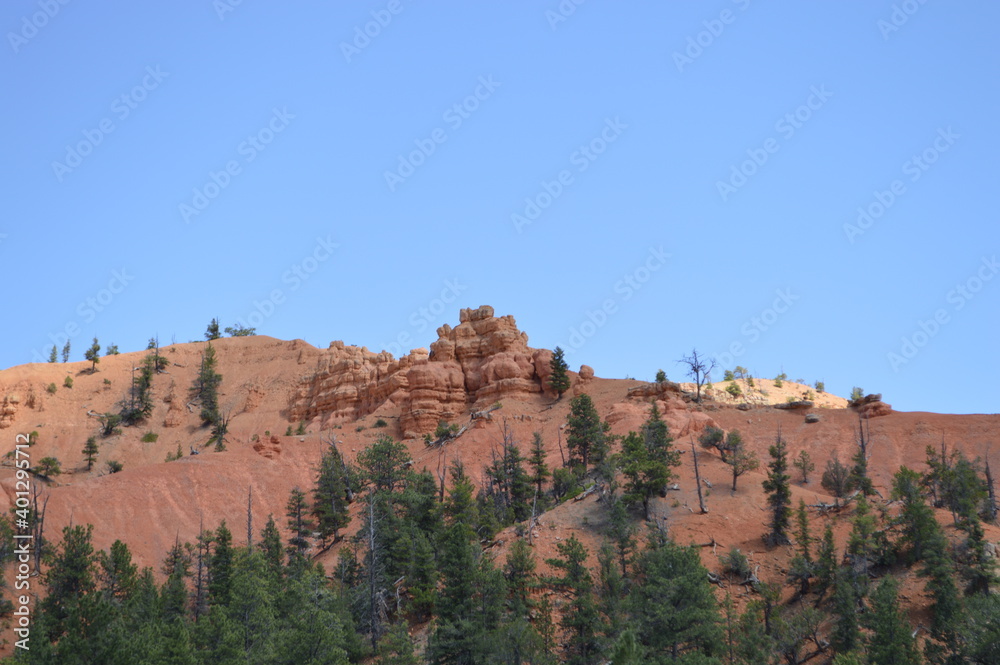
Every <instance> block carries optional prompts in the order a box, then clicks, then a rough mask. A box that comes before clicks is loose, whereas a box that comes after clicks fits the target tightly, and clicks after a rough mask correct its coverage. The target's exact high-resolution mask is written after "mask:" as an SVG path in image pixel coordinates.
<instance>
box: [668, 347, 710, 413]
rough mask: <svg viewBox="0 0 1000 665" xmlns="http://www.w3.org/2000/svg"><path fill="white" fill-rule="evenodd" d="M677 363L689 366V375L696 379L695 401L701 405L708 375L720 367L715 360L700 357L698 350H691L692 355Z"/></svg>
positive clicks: (682, 358) (683, 357) (682, 357)
mask: <svg viewBox="0 0 1000 665" xmlns="http://www.w3.org/2000/svg"><path fill="white" fill-rule="evenodd" d="M677 362H678V363H682V364H684V365H687V367H688V371H687V375H688V376H690V377H691V378H692V379H694V384H695V399H694V401H696V402H698V403H699V404H701V387H702V386H703V385H705V383H706V382H707V381H708V375H709V374H711V373H712V370H714V369H715V368H716V367H717V366H718V363H716V362H715V358H706V357H705V356H702V355H699V354H698V349H691V354H690V355H687V356H681V359H680V360H678V361H677Z"/></svg>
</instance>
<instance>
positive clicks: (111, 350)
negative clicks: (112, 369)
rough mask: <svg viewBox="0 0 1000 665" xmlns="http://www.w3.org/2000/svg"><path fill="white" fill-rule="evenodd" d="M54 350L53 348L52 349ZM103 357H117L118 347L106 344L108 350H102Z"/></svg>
mask: <svg viewBox="0 0 1000 665" xmlns="http://www.w3.org/2000/svg"><path fill="white" fill-rule="evenodd" d="M53 348H55V347H53ZM104 355H106V356H117V355H118V345H117V344H108V348H106V349H104Z"/></svg>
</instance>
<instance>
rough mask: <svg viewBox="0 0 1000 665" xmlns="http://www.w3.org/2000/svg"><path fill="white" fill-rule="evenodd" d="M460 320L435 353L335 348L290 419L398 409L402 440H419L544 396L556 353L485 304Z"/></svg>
mask: <svg viewBox="0 0 1000 665" xmlns="http://www.w3.org/2000/svg"><path fill="white" fill-rule="evenodd" d="M459 321H460V322H459V324H458V325H457V326H455V327H454V328H452V327H451V326H450V325H443V326H441V327H440V328H438V331H437V333H438V339H437V341H436V342H434V343H432V344H431V348H430V352H429V353H428V352H427V351H425V350H424V349H415V350H414V351H412V352H411V353H410V354H408V355H405V356H403V357H402V358H400V359H399V360H395V359H394V358H393V356H392V354H390V353H388V352H382V353H377V354H376V353H372V352H371V351H368V349H366V348H364V347H360V348H359V347H356V346H345V345H344V343H343V342H333V343H331V345H330V348H329V349H328V350H327V352H326V353H325V354H324V355H323V356H322V357H321V358H320V361H319V367H317V369H316V371H315V372H314V373H313V374H312V375H310V376H309V377H307V378H306V379H304V380H303V381H302V383H301V385H300V386H299V388H298V390H297V391H296V394H295V395H294V396H293V398H292V403H291V405H290V408H289V419H290V420H292V421H296V420H304V421H310V420H312V419H314V418H317V417H319V418H321V419H322V421H323V422H325V421H327V420H328V419H334V420H353V419H355V418H359V417H363V416H365V415H368V414H370V413H372V412H374V411H375V410H376V409H378V408H381V407H383V406H389V407H399V408H400V410H401V414H400V426H401V428H402V434H403V438H412V437H416V436H419V435H420V434H423V433H426V432H430V431H433V429H434V428H435V427H436V426H437V423H438V421H440V420H442V419H443V420H448V421H454V420H457V419H460V418H462V417H464V414H465V412H466V411H467V410H468V409H470V408H473V407H475V406H477V405H481V404H486V403H488V402H496V401H499V400H501V399H502V398H503V397H505V396H509V395H527V394H532V393H539V392H541V391H542V385H543V379H544V377H545V376H546V375H547V373H548V362H547V359H548V358H550V357H551V352H549V351H546V350H536V349H532V348H530V347H529V346H528V336H527V335H526V334H525V333H523V332H521V331H520V330H518V328H517V323H516V322H515V321H514V317H512V316H502V317H495V316H494V315H493V308H492V307H489V306H483V307H480V308H478V309H463V310H461V312H460V316H459ZM546 354H547V355H546Z"/></svg>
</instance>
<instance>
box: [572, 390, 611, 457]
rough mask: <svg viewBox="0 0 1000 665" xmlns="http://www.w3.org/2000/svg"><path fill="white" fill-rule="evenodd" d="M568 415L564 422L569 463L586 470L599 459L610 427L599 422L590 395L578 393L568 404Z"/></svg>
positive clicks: (599, 419)
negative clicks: (592, 462)
mask: <svg viewBox="0 0 1000 665" xmlns="http://www.w3.org/2000/svg"><path fill="white" fill-rule="evenodd" d="M569 408H570V414H569V418H568V419H567V420H566V447H567V448H568V449H569V458H570V463H571V464H575V465H580V466H582V467H583V469H584V470H586V469H587V468H588V467H589V466H590V462H591V461H594V459H600V457H601V456H602V453H603V450H604V449H605V447H606V445H607V434H608V431H609V430H610V429H611V426H610V425H608V424H607V423H605V422H601V418H600V416H598V415H597V408H596V407H595V406H594V402H593V400H591V399H590V395H588V394H586V393H580V394H579V395H577V396H576V397H574V398H573V399H572V400H571V401H570V404H569Z"/></svg>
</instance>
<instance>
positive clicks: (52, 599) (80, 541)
mask: <svg viewBox="0 0 1000 665" xmlns="http://www.w3.org/2000/svg"><path fill="white" fill-rule="evenodd" d="M92 533H93V527H92V526H90V525H87V526H86V527H83V526H81V525H77V526H67V527H64V528H63V531H62V536H63V537H62V542H61V543H60V544H59V545H58V546H57V547H56V549H55V551H54V552H53V555H52V560H51V562H50V564H49V568H48V570H47V571H46V572H45V574H44V576H43V578H42V579H43V581H44V582H45V586H46V588H47V589H48V594H47V595H46V596H45V598H44V599H43V600H41V601H40V602H39V607H40V609H41V610H42V612H43V614H44V617H45V626H44V627H45V633H46V635H45V636H46V638H47V639H49V640H51V641H53V642H55V641H58V640H59V639H60V638H62V637H63V636H64V635H66V634H67V633H68V632H69V631H70V630H71V629H72V628H73V627H75V625H76V624H77V622H79V621H80V620H81V618H82V617H81V614H82V611H83V604H84V598H85V597H87V596H88V595H89V594H91V593H92V592H93V591H94V590H95V588H96V581H95V567H94V564H95V556H94V547H93V545H92V541H91V536H92Z"/></svg>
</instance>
